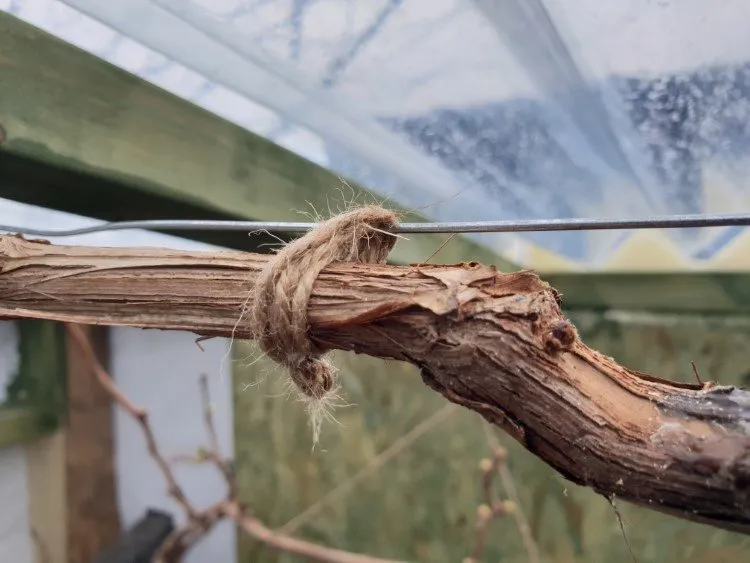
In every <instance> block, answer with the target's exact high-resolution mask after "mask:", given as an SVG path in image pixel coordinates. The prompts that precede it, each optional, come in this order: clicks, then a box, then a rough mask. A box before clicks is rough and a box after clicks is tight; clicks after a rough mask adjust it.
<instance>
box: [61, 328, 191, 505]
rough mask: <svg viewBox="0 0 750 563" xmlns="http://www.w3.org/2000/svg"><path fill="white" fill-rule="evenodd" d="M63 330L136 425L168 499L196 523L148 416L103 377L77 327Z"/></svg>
mask: <svg viewBox="0 0 750 563" xmlns="http://www.w3.org/2000/svg"><path fill="white" fill-rule="evenodd" d="M67 329H68V334H70V336H71V337H72V338H73V339H74V340H75V341H76V344H77V345H78V347H79V348H80V350H81V352H82V353H83V355H84V357H85V358H86V361H87V362H89V364H90V365H91V367H92V369H93V371H94V374H95V375H96V379H97V380H98V381H99V383H100V384H101V386H102V387H103V388H104V390H105V391H107V393H108V394H109V396H110V397H111V398H112V400H113V401H115V402H116V403H117V404H118V405H119V406H120V407H122V408H123V409H124V410H125V411H126V412H127V413H128V414H129V415H130V416H131V417H132V418H133V419H134V420H135V421H136V422H137V423H138V424H139V425H140V427H141V430H142V431H143V435H144V437H145V438H146V445H147V447H148V452H149V454H151V457H152V458H153V459H154V461H155V462H156V465H157V466H158V467H159V470H160V471H161V473H162V476H163V477H164V479H165V480H166V482H167V491H168V493H169V496H171V497H172V498H173V499H174V500H175V501H176V502H177V504H179V505H180V507H181V508H182V509H183V510H184V511H185V513H186V514H187V515H188V518H190V519H197V518H198V513H197V512H196V510H195V509H194V508H193V506H192V505H191V504H190V503H189V502H188V500H187V497H186V496H185V493H184V492H183V490H182V487H180V485H179V484H178V483H177V479H175V476H174V473H173V472H172V469H171V468H170V467H169V464H168V463H167V460H166V459H165V458H164V456H163V455H162V454H161V452H160V451H159V448H158V446H157V444H156V437H155V436H154V432H153V430H152V429H151V425H150V424H149V421H148V413H147V412H146V410H145V409H142V408H140V407H137V406H136V405H134V404H133V403H132V401H130V399H128V398H127V397H126V396H125V395H124V394H123V393H122V391H120V389H119V388H118V387H117V386H116V385H115V384H114V382H113V381H112V378H111V377H110V375H109V373H107V371H106V370H105V369H104V366H102V364H101V363H100V362H99V359H98V358H97V357H96V353H95V352H94V349H93V347H92V346H91V342H90V341H89V339H88V337H87V336H86V334H85V333H84V332H83V330H82V329H81V328H80V327H79V326H78V325H74V324H68V325H67Z"/></svg>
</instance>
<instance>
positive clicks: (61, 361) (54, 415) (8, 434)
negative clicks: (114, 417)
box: [0, 320, 67, 446]
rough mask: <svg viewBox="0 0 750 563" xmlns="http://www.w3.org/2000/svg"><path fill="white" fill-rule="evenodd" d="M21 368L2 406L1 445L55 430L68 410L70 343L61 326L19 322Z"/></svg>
mask: <svg viewBox="0 0 750 563" xmlns="http://www.w3.org/2000/svg"><path fill="white" fill-rule="evenodd" d="M17 323H18V327H19V332H20V334H19V358H20V361H19V366H18V372H17V374H16V376H15V377H14V378H13V379H12V380H11V382H10V384H9V385H8V387H7V389H6V395H7V399H6V402H5V403H4V404H3V405H0V446H4V445H9V444H14V443H23V442H27V441H30V440H33V439H35V438H37V437H39V436H42V435H44V434H46V433H48V432H51V431H53V430H55V429H56V428H57V427H58V426H59V425H60V424H61V423H62V422H63V420H64V417H65V412H66V408H67V392H66V376H67V363H66V358H67V356H66V340H65V329H64V326H63V325H61V324H60V323H54V322H48V321H36V320H22V321H17Z"/></svg>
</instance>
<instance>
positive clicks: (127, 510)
mask: <svg viewBox="0 0 750 563" xmlns="http://www.w3.org/2000/svg"><path fill="white" fill-rule="evenodd" d="M96 223H98V221H94V220H91V219H87V218H83V217H77V216H74V215H71V214H67V213H60V212H56V211H50V210H47V209H41V208H38V207H33V206H28V205H23V204H19V203H16V202H11V201H7V200H3V199H0V224H6V225H7V224H10V225H13V226H19V227H24V226H28V227H32V226H34V227H40V228H49V229H56V228H59V229H63V228H72V227H80V226H87V225H90V224H96ZM51 240H52V241H53V242H55V243H58V244H87V245H92V246H163V247H170V248H181V249H197V250H201V249H204V250H207V249H210V248H213V247H210V246H208V245H204V244H200V243H196V242H193V241H187V240H183V239H179V238H176V237H171V236H167V235H160V234H154V233H149V232H146V231H116V232H111V233H97V234H94V235H84V236H78V237H70V238H58V239H51ZM8 326H9V325H8ZM8 326H6V323H0V388H2V391H0V393H4V390H5V384H4V383H3V382H4V379H3V377H4V376H3V375H2V374H3V373H4V370H6V371H8V374H10V373H12V372H14V371H15V367H14V364H13V362H17V359H16V360H14V359H13V355H12V354H13V350H16V349H17V345H16V344H15V343H14V342H15V341H14V340H13V331H12V330H11V329H10V328H8ZM110 345H111V350H112V356H111V362H112V363H111V371H112V375H113V376H114V377H115V379H116V381H117V384H118V385H119V386H120V387H121V388H122V390H123V391H124V392H125V393H126V394H127V395H128V396H129V397H130V398H131V399H132V400H133V401H134V402H135V403H137V404H139V405H143V406H145V407H148V408H149V411H150V413H151V420H152V424H153V427H154V431H155V432H156V436H157V439H158V440H159V441H160V442H161V444H162V446H163V449H164V452H165V453H166V454H168V455H175V454H190V453H195V451H196V449H197V447H198V446H199V445H201V444H205V432H204V429H203V418H202V411H201V408H200V394H199V392H200V390H199V387H198V378H199V376H200V374H202V373H205V374H206V375H207V376H208V380H209V387H210V391H211V397H212V401H213V403H214V405H215V409H214V416H215V422H216V427H217V432H218V434H219V440H220V442H221V445H222V447H223V450H224V452H225V453H226V454H227V455H230V456H231V455H233V443H234V440H233V432H232V382H231V377H229V376H228V375H227V376H225V377H223V378H221V377H220V364H221V361H222V358H223V356H224V354H225V352H226V350H227V346H228V341H227V340H226V339H214V340H209V341H204V342H202V343H201V345H202V346H203V348H204V350H205V351H204V352H202V351H201V350H200V348H199V347H198V346H197V345H196V344H195V336H194V335H192V334H187V333H177V332H162V331H155V330H150V331H143V330H139V329H113V330H112V334H111V341H110ZM4 366H7V367H4ZM224 373H231V370H230V369H229V368H228V366H227V367H226V368H225V369H224ZM7 378H8V375H7V374H6V376H5V379H6V380H7ZM0 400H2V397H1V396H0ZM115 455H116V458H117V459H116V469H117V486H118V500H119V508H120V515H121V518H122V523H123V525H124V526H125V527H130V526H131V525H132V524H133V523H134V522H135V521H136V520H138V519H139V518H141V517H142V516H143V515H144V514H145V512H146V510H147V509H148V508H161V509H166V510H168V511H170V512H172V513H173V514H174V515H175V516H176V517H179V518H178V522H182V521H184V520H183V518H182V514H181V513H180V511H179V509H178V507H177V506H175V504H174V503H172V502H171V501H170V500H169V499H168V497H167V495H166V492H165V490H166V489H165V486H164V481H163V479H162V478H161V475H160V474H159V473H158V472H157V470H156V466H155V465H154V463H153V461H152V460H151V458H150V457H149V455H148V452H147V451H146V446H145V443H144V441H143V438H142V435H141V433H140V431H139V429H138V427H137V426H136V425H135V423H133V422H132V421H131V420H128V419H127V418H125V417H124V416H123V414H122V413H121V412H119V411H117V412H116V415H115ZM177 475H178V478H179V479H180V482H181V484H182V485H183V486H184V488H185V492H186V494H187V495H188V497H189V498H190V499H192V500H194V501H195V502H196V504H198V505H199V506H206V505H208V504H211V503H213V502H216V501H218V500H220V499H221V498H222V495H223V494H224V487H223V484H222V482H221V480H220V479H219V478H218V476H217V475H216V473H215V471H213V470H212V469H210V468H208V467H180V468H178V470H177ZM29 542H30V539H29V532H28V507H27V505H26V470H25V457H24V454H23V448H13V449H10V450H7V451H6V450H2V449H0V561H2V562H3V563H5V561H8V562H11V561H12V562H13V563H27V562H30V561H31V559H30V557H31V555H30V553H31V552H30V546H31V544H30V543H29ZM11 549H13V550H15V551H11ZM16 553H17V554H18V555H17V557H16V556H15V554H16ZM7 554H14V557H7ZM235 560H236V544H235V530H234V527H232V526H231V525H223V526H220V527H218V528H217V529H215V530H214V531H213V532H212V533H211V534H210V536H208V537H207V538H206V539H205V540H204V541H203V542H202V543H200V544H198V545H197V546H196V547H195V549H194V550H193V551H192V552H191V553H190V555H189V556H188V557H187V558H186V561H187V562H188V563H203V562H205V561H217V562H221V563H233V562H234V561H235Z"/></svg>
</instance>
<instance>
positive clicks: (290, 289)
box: [248, 205, 397, 434]
mask: <svg viewBox="0 0 750 563" xmlns="http://www.w3.org/2000/svg"><path fill="white" fill-rule="evenodd" d="M396 224H397V217H396V214H395V213H393V212H392V211H388V210H387V209H384V208H382V207H380V206H375V205H371V206H363V207H359V208H356V209H354V210H351V211H348V212H346V213H342V214H341V215H337V216H336V217H333V218H331V219H329V220H327V221H325V222H323V223H320V224H319V225H318V226H317V227H316V228H315V229H314V230H312V231H310V232H309V233H307V234H306V235H304V236H302V237H300V238H298V239H296V240H295V241H293V242H291V243H289V244H288V245H286V246H285V247H284V248H283V249H281V250H280V251H279V252H278V254H276V256H275V257H274V258H273V259H271V260H270V261H269V262H268V264H267V265H266V267H265V268H264V269H263V271H262V272H261V273H260V275H259V276H258V278H257V281H256V284H255V287H254V288H253V299H252V306H251V308H250V310H249V311H248V318H249V321H250V323H251V331H252V333H253V337H254V339H255V340H256V341H257V342H258V344H259V345H260V348H261V350H263V352H265V353H266V355H267V356H268V357H269V358H271V359H272V360H274V361H275V362H277V363H278V364H280V365H282V366H283V367H285V368H286V369H287V371H288V373H289V376H290V377H291V379H292V381H293V382H294V384H295V385H296V387H297V388H298V389H299V390H300V392H301V393H302V394H303V395H304V396H305V397H308V398H309V399H310V400H312V401H317V400H322V399H324V397H325V396H326V394H328V393H329V392H330V391H331V390H332V389H333V388H334V382H335V375H334V374H335V371H334V368H333V366H332V365H331V363H330V361H329V360H328V359H327V358H326V352H327V350H326V349H324V348H323V347H322V346H320V345H319V344H316V343H314V342H312V341H311V340H310V336H309V325H308V320H307V305H308V301H309V299H310V295H311V293H312V289H313V284H314V283H315V280H316V278H317V277H318V275H319V274H320V272H321V271H322V270H323V269H324V268H325V267H326V266H328V265H329V264H331V263H333V262H361V263H375V264H381V263H384V262H385V260H386V258H387V257H388V253H389V252H390V251H391V249H392V248H393V246H394V245H395V243H396V236H395V235H394V234H393V233H392V232H391V231H392V229H393V227H395V226H396ZM316 434H317V432H316Z"/></svg>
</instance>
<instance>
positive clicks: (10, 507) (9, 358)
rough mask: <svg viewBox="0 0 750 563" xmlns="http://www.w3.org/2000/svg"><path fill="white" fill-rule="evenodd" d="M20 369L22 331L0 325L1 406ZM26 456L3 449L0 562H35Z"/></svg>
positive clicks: (0, 457)
mask: <svg viewBox="0 0 750 563" xmlns="http://www.w3.org/2000/svg"><path fill="white" fill-rule="evenodd" d="M17 369H18V331H17V329H16V324H15V323H14V322H7V321H6V322H0V404H2V403H3V402H4V401H5V389H6V387H7V385H8V383H10V381H11V379H12V378H13V376H14V375H15V374H16V370H17ZM27 491H28V488H27V483H26V453H25V452H24V449H23V447H22V446H14V447H10V448H0V560H2V561H13V562H15V563H31V561H32V559H31V557H32V546H31V536H30V534H29V507H28V502H27Z"/></svg>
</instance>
